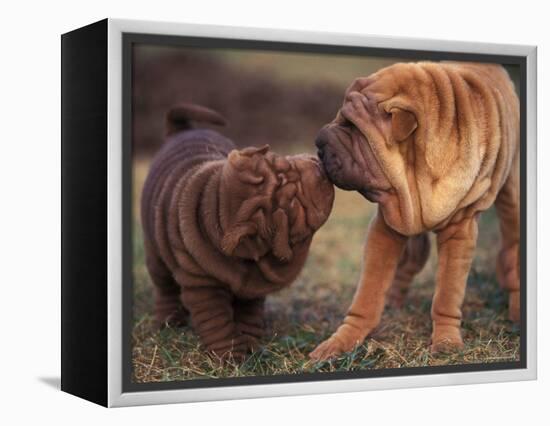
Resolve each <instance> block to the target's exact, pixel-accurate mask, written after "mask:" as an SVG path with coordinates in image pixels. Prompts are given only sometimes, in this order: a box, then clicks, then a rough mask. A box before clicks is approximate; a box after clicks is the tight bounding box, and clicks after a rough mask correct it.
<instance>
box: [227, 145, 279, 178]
mask: <svg viewBox="0 0 550 426" xmlns="http://www.w3.org/2000/svg"><path fill="white" fill-rule="evenodd" d="M268 151H269V145H264V146H262V147H260V148H256V147H249V148H245V149H242V150H240V151H238V150H236V149H234V150H233V151H231V152H230V153H229V156H228V157H227V160H228V161H229V164H230V165H231V166H232V167H234V168H235V169H236V170H237V172H238V177H239V179H240V180H241V181H243V182H245V183H250V184H252V185H259V184H260V183H262V182H263V181H264V176H262V175H261V174H259V173H256V172H257V171H258V166H259V163H260V162H261V161H263V156H264V155H265V154H266V153H267V152H268ZM257 154H259V155H257Z"/></svg>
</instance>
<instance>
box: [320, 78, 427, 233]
mask: <svg viewBox="0 0 550 426" xmlns="http://www.w3.org/2000/svg"><path fill="white" fill-rule="evenodd" d="M390 68H391V67H390ZM393 77H394V76H393V72H392V71H391V70H390V69H385V70H382V71H380V72H379V73H377V74H373V75H372V76H370V77H368V78H360V79H357V80H356V81H355V82H354V83H353V84H352V85H351V86H350V87H349V88H348V90H347V91H346V94H345V99H344V103H343V105H342V107H341V109H340V110H339V111H338V114H337V116H336V118H335V119H334V121H333V122H331V123H329V124H328V125H326V126H325V127H324V128H323V129H321V131H320V132H319V135H318V137H317V140H316V142H315V143H316V145H317V148H318V156H319V158H320V159H321V161H322V163H323V166H324V168H325V171H326V173H327V174H328V176H329V178H330V180H331V181H332V182H333V183H334V184H335V185H336V186H338V187H340V188H342V189H346V190H357V191H359V192H360V193H361V194H362V195H363V196H365V198H367V199H368V200H370V201H373V202H377V203H380V206H381V208H382V211H383V213H384V217H385V219H386V221H387V222H388V223H390V224H391V225H392V226H393V227H394V229H397V230H399V231H403V232H404V233H411V232H414V229H415V228H416V227H419V226H420V225H419V224H418V223H415V221H417V218H416V213H415V212H414V211H413V210H414V209H413V201H411V196H410V193H409V189H408V184H407V182H408V180H409V179H411V178H412V174H413V173H414V148H413V147H412V146H413V144H412V140H413V138H414V136H415V132H416V131H417V127H418V121H417V119H416V117H417V114H418V110H417V109H416V106H415V102H414V100H413V98H412V97H410V96H408V95H407V93H410V89H411V88H410V87H407V88H404V87H401V86H400V85H399V83H398V81H399V79H395V78H393ZM412 180H414V178H413V179H412ZM403 225H405V226H406V228H407V229H404V226H403ZM400 228H402V229H400Z"/></svg>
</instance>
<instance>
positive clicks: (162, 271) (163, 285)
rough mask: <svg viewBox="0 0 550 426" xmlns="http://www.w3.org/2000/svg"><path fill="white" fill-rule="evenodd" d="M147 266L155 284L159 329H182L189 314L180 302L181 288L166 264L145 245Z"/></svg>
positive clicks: (156, 316)
mask: <svg viewBox="0 0 550 426" xmlns="http://www.w3.org/2000/svg"><path fill="white" fill-rule="evenodd" d="M145 264H146V266H147V270H148V271H149V276H150V277H151V280H152V281H153V284H154V295H155V321H156V323H157V325H158V326H159V327H164V326H166V325H169V326H172V327H182V326H184V325H185V324H186V323H187V316H188V312H187V311H186V310H185V308H184V307H183V305H182V303H181V300H180V291H181V289H180V286H179V284H178V283H177V282H176V281H175V280H174V277H173V276H172V273H171V272H170V270H169V269H168V268H167V267H166V265H165V264H164V262H163V261H162V260H161V259H160V258H159V257H158V256H157V255H156V254H155V253H154V252H153V250H152V249H151V247H150V246H149V244H147V243H146V244H145Z"/></svg>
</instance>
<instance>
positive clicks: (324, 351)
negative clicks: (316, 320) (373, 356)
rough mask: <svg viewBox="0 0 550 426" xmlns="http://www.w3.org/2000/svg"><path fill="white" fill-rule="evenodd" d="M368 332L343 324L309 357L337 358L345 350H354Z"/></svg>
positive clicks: (321, 359) (316, 359)
mask: <svg viewBox="0 0 550 426" xmlns="http://www.w3.org/2000/svg"><path fill="white" fill-rule="evenodd" d="M366 334H368V333H360V332H359V330H358V329H356V328H354V327H352V326H350V325H348V324H343V325H341V326H340V328H338V330H337V331H336V332H335V333H334V334H333V335H332V336H330V337H329V338H328V339H327V340H325V341H324V342H323V343H321V344H320V345H319V346H317V347H316V348H315V349H314V350H313V352H311V353H310V354H309V357H310V358H311V359H312V360H314V361H324V360H327V359H331V358H335V357H337V356H338V355H341V354H343V353H344V352H349V351H351V350H353V348H354V347H355V346H356V345H360V344H361V343H363V340H365V336H366Z"/></svg>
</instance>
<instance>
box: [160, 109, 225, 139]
mask: <svg viewBox="0 0 550 426" xmlns="http://www.w3.org/2000/svg"><path fill="white" fill-rule="evenodd" d="M193 121H196V122H199V123H210V124H217V125H219V126H225V125H226V124H227V121H226V119H225V118H224V117H223V116H222V115H221V114H220V113H219V112H216V111H214V110H212V109H210V108H206V107H203V106H201V105H195V104H186V103H182V104H178V105H176V106H174V107H172V108H171V109H170V110H169V111H168V114H166V136H169V135H172V134H174V133H176V132H181V131H184V130H189V129H192V128H193V126H192V124H191V123H192V122H193Z"/></svg>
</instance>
